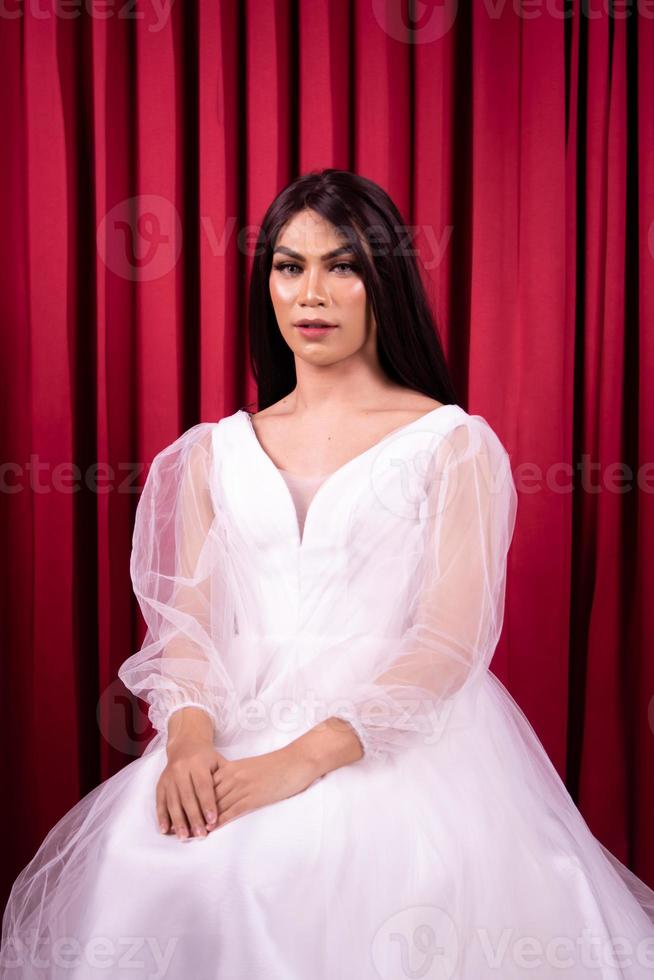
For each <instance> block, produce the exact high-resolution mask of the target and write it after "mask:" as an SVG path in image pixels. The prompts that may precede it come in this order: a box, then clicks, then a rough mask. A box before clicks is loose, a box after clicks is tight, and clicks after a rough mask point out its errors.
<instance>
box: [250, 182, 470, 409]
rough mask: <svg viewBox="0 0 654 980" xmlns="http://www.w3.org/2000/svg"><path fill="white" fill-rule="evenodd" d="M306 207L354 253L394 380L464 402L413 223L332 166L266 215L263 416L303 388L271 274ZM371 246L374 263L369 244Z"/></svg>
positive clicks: (253, 324)
mask: <svg viewBox="0 0 654 980" xmlns="http://www.w3.org/2000/svg"><path fill="white" fill-rule="evenodd" d="M305 209H311V210H312V211H316V212H317V213H318V214H320V215H321V216H322V217H323V218H325V219H326V220H327V221H329V222H331V224H332V225H334V226H335V227H336V228H337V230H338V231H339V232H340V233H341V235H342V237H343V238H344V239H345V241H346V242H347V244H348V246H350V247H351V249H352V251H353V252H354V254H355V255H356V257H357V259H358V263H359V269H360V273H359V274H360V275H361V278H362V280H363V282H364V285H365V288H366V295H367V297H368V298H369V300H370V303H371V307H372V312H373V314H374V316H375V320H376V322H377V356H378V358H379V362H380V365H381V367H382V369H383V370H384V371H385V373H386V374H387V375H388V377H389V378H391V379H393V380H394V381H396V382H398V383H399V384H402V385H404V386H405V387H407V388H412V389H414V390H415V391H419V392H422V393H423V394H426V395H430V396H431V397H432V398H435V399H436V400H437V401H441V402H443V403H444V404H451V403H456V402H457V397H456V393H455V390H454V385H453V383H452V379H451V377H450V373H449V370H448V367H447V363H446V361H445V355H444V353H443V348H442V346H441V342H440V338H439V335H438V330H437V326H436V322H435V319H434V316H433V314H432V311H431V309H430V306H429V301H428V299H427V295H426V293H425V288H424V285H423V282H422V279H421V278H420V271H419V269H418V266H417V263H416V260H415V256H414V255H413V254H412V253H411V249H410V246H409V247H407V246H406V245H405V244H404V237H401V236H402V230H403V229H405V228H406V224H405V223H404V222H403V220H402V216H401V214H400V212H399V211H398V209H397V207H396V206H395V204H394V203H393V201H392V200H391V198H390V197H389V196H388V194H387V193H386V191H384V190H383V189H382V188H381V187H380V186H379V185H378V184H376V183H374V181H372V180H368V179H367V178H366V177H361V176H360V175H359V174H354V173H351V172H350V171H349V170H335V169H333V168H328V169H325V170H321V171H312V172H310V173H307V174H303V175H302V176H300V177H297V178H296V179H295V180H294V181H293V182H292V183H291V184H289V185H288V187H285V188H284V190H282V191H281V192H280V193H279V194H278V195H277V197H276V198H275V199H274V200H273V202H272V204H271V205H270V206H269V208H268V210H267V211H266V213H265V215H264V218H263V221H262V223H261V228H260V231H259V234H258V237H257V244H256V249H255V256H254V260H253V264H252V276H251V279H250V299H249V310H248V327H249V340H250V365H251V368H252V373H253V375H254V378H255V380H256V382H257V388H258V392H257V393H258V403H259V411H261V410H263V409H264V408H267V407H268V406H269V405H272V404H274V403H275V402H277V401H279V400H280V399H281V398H283V397H284V395H287V394H288V393H289V392H290V391H292V390H293V388H295V385H296V380H297V379H296V372H295V358H294V354H293V351H292V350H291V349H290V347H289V346H288V344H287V343H286V341H285V340H284V338H283V337H282V334H281V331H280V329H279V326H278V324H277V319H276V317H275V312H274V309H273V305H272V300H271V298H270V287H269V276H270V269H271V266H272V261H273V252H274V249H275V246H276V244H277V238H278V236H279V234H280V232H281V230H282V228H283V227H284V225H286V223H287V222H288V221H289V220H290V219H291V218H292V217H293V216H294V215H296V214H297V213H298V212H300V211H304V210H305ZM360 236H361V237H363V238H364V240H365V241H366V242H367V244H368V246H369V248H370V250H371V252H372V261H371V259H370V258H369V256H368V254H367V252H366V250H365V248H364V247H363V245H362V244H361V241H360Z"/></svg>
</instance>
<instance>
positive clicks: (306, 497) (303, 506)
mask: <svg viewBox="0 0 654 980" xmlns="http://www.w3.org/2000/svg"><path fill="white" fill-rule="evenodd" d="M277 469H278V470H279V472H280V473H281V475H282V477H283V478H284V482H285V483H286V486H287V487H288V489H289V493H290V494H291V497H292V498H293V505H294V507H295V513H296V515H297V522H298V526H299V528H300V533H301V534H302V533H304V522H305V520H306V516H307V511H308V510H309V504H310V503H311V501H312V500H313V497H314V494H315V492H316V490H317V489H318V487H319V486H320V484H321V483H323V482H324V480H325V479H326V475H325V476H321V475H318V476H308V475H305V474H301V473H290V472H289V471H288V470H285V469H283V468H282V467H281V466H278V467H277Z"/></svg>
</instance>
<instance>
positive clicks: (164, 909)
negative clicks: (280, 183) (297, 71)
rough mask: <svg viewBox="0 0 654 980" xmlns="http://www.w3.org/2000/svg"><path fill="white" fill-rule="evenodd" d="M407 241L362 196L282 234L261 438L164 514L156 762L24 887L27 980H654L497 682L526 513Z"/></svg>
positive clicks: (223, 454)
mask: <svg viewBox="0 0 654 980" xmlns="http://www.w3.org/2000/svg"><path fill="white" fill-rule="evenodd" d="M401 224H402V222H401V217H400V215H399V212H398V211H397V208H396V207H395V205H394V204H393V203H392V201H391V200H390V199H389V198H388V196H387V195H386V193H385V192H384V191H383V190H382V189H381V188H380V187H378V186H377V185H376V184H374V183H373V182H371V181H369V180H366V179H365V178H363V177H360V176H356V175H354V174H351V173H349V172H347V171H338V170H327V171H322V172H320V173H312V174H308V175H305V176H303V177H300V178H298V179H297V180H296V181H295V182H294V183H292V184H291V185H289V186H288V187H287V188H286V189H284V190H283V191H282V192H281V193H280V194H279V195H278V197H277V198H276V199H275V200H274V201H273V202H272V204H271V205H270V207H269V209H268V211H267V212H266V215H265V217H264V220H263V223H262V228H261V233H260V239H261V248H259V249H258V250H257V255H256V257H255V259H254V263H253V270H252V282H251V301H250V310H249V316H250V350H251V356H252V363H253V367H254V373H255V377H256V380H257V383H258V386H259V392H258V395H259V404H258V408H259V410H258V411H256V412H254V413H250V412H248V411H247V410H246V409H245V408H239V409H238V410H237V411H235V412H234V413H233V414H228V415H225V416H224V417H222V418H221V419H220V420H218V421H206V422H200V423H199V424H197V425H194V426H192V427H191V428H190V429H188V430H187V431H185V432H183V433H182V434H181V435H179V436H178V438H176V439H175V441H174V442H172V443H171V444H170V445H167V446H165V447H164V448H162V449H161V451H160V452H159V453H158V454H157V455H156V457H155V459H154V461H153V462H152V465H151V467H150V470H149V473H148V476H147V479H146V482H145V485H144V488H143V491H142V494H141V497H140V499H139V502H138V507H137V512H136V522H135V527H134V537H133V549H132V559H131V577H132V582H133V587H134V592H135V595H136V597H137V599H138V602H139V604H140V607H141V610H142V612H143V615H144V617H145V620H146V623H147V627H148V630H147V634H146V637H145V640H144V642H143V646H142V647H141V649H140V650H139V651H138V652H136V653H134V654H133V655H132V656H130V657H129V658H128V659H127V660H126V661H125V662H124V663H123V664H122V666H121V667H120V670H119V676H120V678H121V679H122V681H123V682H124V683H125V685H126V686H127V688H128V689H129V690H130V691H131V692H133V694H134V695H135V696H136V697H138V698H141V699H143V700H144V701H145V702H147V704H148V706H149V718H150V720H151V722H152V725H153V727H154V729H155V730H156V735H155V737H154V738H153V740H152V741H151V742H150V743H149V744H148V746H147V748H146V750H145V752H144V753H143V755H142V756H141V757H140V758H139V759H137V760H135V761H133V762H132V763H130V764H129V765H127V766H126V767H125V768H123V769H122V770H121V771H120V772H118V773H116V774H115V775H114V776H112V777H111V778H110V779H108V780H106V781H105V782H103V783H102V784H100V785H99V786H98V787H96V788H95V789H94V790H93V791H92V792H91V793H89V794H88V795H87V796H85V797H84V798H83V799H82V800H81V801H80V802H79V803H78V804H77V805H76V806H75V807H74V808H73V809H72V810H70V811H69V812H68V813H67V814H66V815H65V816H64V817H63V818H62V819H61V820H60V821H59V823H58V824H57V825H56V826H55V827H54V828H53V829H52V830H51V832H50V833H49V834H48V836H47V837H46V839H45V840H44V842H43V843H42V845H41V847H40V848H39V850H38V851H37V853H36V855H35V856H34V858H33V859H32V861H31V862H30V863H29V864H28V865H27V867H26V868H24V870H23V871H22V872H21V874H20V875H19V877H18V878H17V880H16V882H15V883H14V886H13V889H12V892H11V896H10V899H9V903H8V906H7V909H6V911H5V916H4V920H3V945H2V963H1V965H0V978H2V980H7V978H10V977H20V978H21V980H25V978H27V980H32V978H57V980H62V978H74V980H89V978H99V977H105V978H107V977H110V978H111V980H115V978H127V977H129V978H131V980H133V978H135V977H138V978H145V977H149V978H159V977H161V978H164V977H165V978H167V980H187V978H194V980H379V978H382V980H402V978H407V977H423V978H430V980H431V978H434V980H443V978H455V980H491V978H493V980H513V978H526V977H529V978H531V980H544V978H549V980H554V978H556V980H562V978H563V980H564V978H570V980H590V978H593V980H609V978H610V980H616V978H629V980H640V978H645V977H650V978H652V980H654V891H652V890H651V889H650V888H649V887H648V886H647V885H646V884H645V883H644V882H642V881H640V880H639V879H638V878H637V877H636V876H635V875H634V874H632V873H631V872H630V871H629V870H628V869H627V867H626V866H625V865H623V864H622V863H621V862H620V861H619V860H618V859H617V858H616V857H615V856H614V855H613V854H611V853H610V852H609V851H608V850H607V849H606V848H605V847H603V846H602V845H601V844H600V842H599V841H598V840H597V839H596V838H595V837H594V836H593V834H592V833H591V831H590V829H589V827H588V825H587V824H586V823H585V821H584V819H583V818H582V816H581V814H580V812H579V810H578V809H577V808H576V807H575V805H574V803H573V801H572V799H571V797H570V795H569V793H568V792H567V790H566V787H565V785H564V783H563V782H562V780H561V779H560V777H559V776H558V774H557V772H556V770H555V768H554V766H553V765H552V763H551V762H550V760H549V758H548V756H547V754H546V752H545V750H544V748H543V746H542V744H541V743H540V741H539V740H538V738H537V736H536V734H535V732H534V730H533V729H532V727H531V726H530V724H529V722H528V721H527V719H526V718H525V716H524V714H523V713H522V712H521V710H520V708H519V707H518V705H517V704H516V702H515V701H514V700H513V699H512V697H511V696H510V694H509V693H508V691H507V690H506V688H505V687H504V686H503V685H502V684H501V683H500V681H499V680H498V679H497V678H496V677H495V675H494V674H493V673H492V672H491V671H490V670H489V665H490V662H491V659H492V657H493V653H494V651H495V648H496V646H497V643H498V640H499V637H500V632H501V629H502V623H503V616H504V602H505V583H506V569H507V555H508V552H509V548H510V544H511V540H512V536H513V531H514V525H515V521H516V513H517V493H516V488H515V485H514V482H513V478H512V473H511V467H510V462H509V456H508V453H507V451H506V450H505V448H504V446H503V444H502V442H501V440H500V438H499V437H498V436H497V435H496V433H495V432H494V431H493V429H492V427H491V426H490V424H489V423H488V422H487V421H486V419H485V418H483V417H482V416H481V415H473V414H469V413H468V412H467V411H465V410H464V409H463V408H462V407H461V406H460V405H459V404H457V401H456V397H455V393H454V390H453V387H452V382H451V380H450V377H449V374H448V371H447V367H446V364H445V359H444V356H443V352H442V349H441V346H440V342H439V339H438V334H437V331H436V326H435V323H434V321H433V319H432V316H431V314H430V312H429V307H428V303H427V299H426V296H425V293H424V292H423V287H422V285H421V279H420V275H419V270H418V267H417V265H416V263H415V259H414V257H413V254H412V252H411V250H410V249H405V250H403V249H402V247H401V241H402V239H401V237H400V234H399V232H398V229H399V227H400V226H401ZM369 229H373V230H374V233H375V234H374V241H371V237H372V236H370V235H369V234H368V230H369ZM380 230H381V232H382V234H380ZM497 383H498V385H501V384H502V378H501V377H498V379H497ZM528 655H529V652H528V651H525V656H528Z"/></svg>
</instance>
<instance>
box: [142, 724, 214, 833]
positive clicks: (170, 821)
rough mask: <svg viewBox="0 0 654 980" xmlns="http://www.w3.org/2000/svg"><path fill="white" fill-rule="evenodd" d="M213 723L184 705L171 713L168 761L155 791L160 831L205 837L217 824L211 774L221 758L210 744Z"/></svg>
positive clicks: (211, 741)
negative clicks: (172, 831)
mask: <svg viewBox="0 0 654 980" xmlns="http://www.w3.org/2000/svg"><path fill="white" fill-rule="evenodd" d="M212 736H213V724H212V721H211V719H210V717H209V715H207V713H206V712H204V711H202V709H197V708H192V707H191V708H184V709H181V710H179V711H176V712H175V713H174V714H173V715H171V718H170V721H169V724H168V744H167V746H166V753H167V757H168V764H167V766H166V768H165V769H164V770H163V772H162V773H161V776H160V777H159V782H158V783H157V790H156V805H157V819H158V821H159V826H160V829H161V833H162V834H167V833H169V832H170V830H171V829H172V830H174V831H175V833H176V834H177V836H178V838H179V839H180V840H186V839H188V838H189V836H195V837H206V836H207V832H208V831H209V830H212V829H213V828H215V827H216V826H217V824H216V820H217V816H218V814H217V809H216V797H215V793H214V786H213V774H214V772H215V770H216V769H217V767H218V766H219V765H220V763H221V761H222V760H223V757H222V756H221V755H220V753H219V752H217V751H216V749H215V748H214V745H213V737H212Z"/></svg>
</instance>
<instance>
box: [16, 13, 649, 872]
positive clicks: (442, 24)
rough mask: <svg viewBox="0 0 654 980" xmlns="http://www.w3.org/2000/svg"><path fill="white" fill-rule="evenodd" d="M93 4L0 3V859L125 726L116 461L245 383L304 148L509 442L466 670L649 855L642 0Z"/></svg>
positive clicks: (48, 814)
mask: <svg viewBox="0 0 654 980" xmlns="http://www.w3.org/2000/svg"><path fill="white" fill-rule="evenodd" d="M102 6H103V10H104V13H103V15H102V16H100V15H99V14H98V13H97V11H96V15H92V14H91V13H89V10H88V9H83V8H85V7H88V5H82V4H81V5H79V11H78V14H79V15H78V16H63V15H61V13H60V14H56V13H53V12H50V13H49V14H48V13H47V12H46V14H45V15H39V16H37V15H36V14H35V13H34V12H32V11H31V10H30V5H29V4H25V5H20V6H19V5H16V9H15V10H14V11H13V13H11V12H10V13H11V15H9V13H8V12H7V11H5V12H4V13H3V15H2V17H1V19H0V78H1V79H2V82H3V83H4V85H3V89H2V90H3V92H4V98H3V100H2V104H1V105H0V114H1V117H2V128H3V131H4V134H5V141H4V145H5V152H4V154H3V156H2V158H1V159H0V167H1V168H2V177H3V179H2V181H0V198H1V200H2V213H3V215H4V217H5V229H4V230H5V234H4V235H3V236H2V239H1V241H0V249H1V250H2V261H0V297H1V299H0V302H1V304H2V306H1V312H2V330H1V331H0V343H1V344H2V348H1V351H0V353H1V357H2V363H3V365H4V389H5V411H4V413H2V415H1V416H0V419H1V422H0V425H1V433H2V449H3V452H2V460H3V468H2V473H3V475H2V488H3V490H4V493H3V494H2V498H1V499H2V505H3V517H4V520H3V522H2V545H3V547H4V554H5V557H6V563H5V567H6V569H7V574H6V576H5V583H4V588H3V589H2V600H1V601H2V609H1V612H2V615H1V616H0V630H1V631H2V633H1V637H0V641H1V643H2V650H3V656H2V692H1V698H2V701H1V702H0V703H1V706H2V712H3V725H4V729H5V731H4V733H3V734H4V742H5V752H4V753H3V776H4V785H5V786H7V787H9V788H10V793H9V794H8V796H9V801H10V806H9V807H6V808H4V819H5V821H6V825H5V834H6V835H8V834H9V833H10V828H11V833H12V839H13V840H15V841H16V845H15V847H14V848H13V849H12V856H11V858H12V860H11V861H10V862H7V865H8V866H7V868H6V871H5V873H6V876H7V877H6V879H4V881H3V882H2V885H3V887H4V888H5V889H6V890H8V888H9V886H10V884H11V882H12V881H13V879H14V878H15V875H16V873H17V872H18V870H19V869H20V868H21V867H22V866H24V864H25V863H26V862H27V860H28V859H29V858H30V857H31V855H32V854H33V852H34V851H35V849H36V847H37V845H38V843H39V842H40V841H41V840H42V839H43V837H44V836H45V834H46V833H47V831H48V829H49V828H50V827H51V826H52V825H53V824H54V823H55V821H56V820H57V819H58V818H59V817H60V816H61V815H62V814H63V813H64V812H65V811H66V810H68V809H69V808H70V807H71V806H72V805H73V804H74V803H75V802H76V800H77V799H79V797H80V796H81V795H82V794H84V793H86V792H88V791H89V790H91V789H92V788H93V787H94V786H95V785H97V783H98V782H100V781H101V780H103V779H106V778H107V777H109V776H110V775H112V774H113V773H114V772H116V771H117V770H118V769H119V768H120V767H121V766H122V765H124V764H125V763H126V762H128V761H129V760H130V759H131V758H134V757H135V756H136V755H138V754H140V752H141V751H142V749H143V748H144V746H145V744H146V742H147V740H148V738H149V737H150V735H151V729H150V728H149V727H148V723H147V717H146V715H145V711H144V709H143V706H142V705H138V704H135V702H134V700H133V699H132V698H130V696H129V694H128V692H126V690H125V689H124V688H123V686H122V685H121V684H120V682H119V681H118V679H117V674H116V672H117V668H118V666H119V664H120V663H121V662H122V661H123V660H124V659H125V658H126V656H128V654H129V652H130V651H134V650H136V649H138V648H139V646H140V644H141V641H142V638H143V633H144V624H143V622H142V621H141V619H140V617H139V615H138V610H137V604H136V601H135V599H134V596H133V595H132V592H131V585H130V579H129V554H130V541H131V530H132V526H133V518H134V511H135V507H136V502H137V499H138V493H139V489H140V488H141V487H142V486H143V482H144V480H145V476H146V473H147V469H148V467H149V463H150V461H151V460H152V458H153V457H154V456H155V455H156V453H157V452H158V451H159V450H160V449H161V448H162V447H163V446H164V445H168V444H170V443H171V442H172V441H173V439H174V438H175V437H176V436H177V435H178V434H180V433H181V432H182V431H184V430H185V429H187V428H188V427H189V426H191V425H193V424H194V423H196V422H199V421H211V420H216V419H218V418H220V417H221V416H222V415H225V414H228V413H231V412H233V411H234V410H235V409H236V408H238V407H240V406H242V405H245V404H246V403H247V402H249V401H250V400H251V399H254V398H255V395H256V392H255V389H254V386H253V381H252V378H251V376H250V374H249V371H248V366H247V364H248V362H247V336H246V334H247V331H246V324H247V290H246V285H247V281H248V274H249V270H250V266H251V260H252V247H253V245H254V240H255V237H256V229H257V226H258V222H259V221H260V219H261V217H262V215H263V212H264V210H265V208H266V207H267V205H268V203H269V202H270V200H271V199H272V197H273V196H274V195H275V194H276V193H277V192H278V191H279V190H280V189H281V188H282V187H283V186H284V185H285V184H287V183H288V182H289V181H290V180H291V179H292V178H293V177H294V176H295V175H296V174H298V173H303V172H306V171H309V170H313V169H319V168H322V167H326V166H335V167H342V168H345V169H351V170H355V171H357V172H359V173H361V174H364V175H365V176H368V177H370V178H372V179H373V180H375V181H377V182H378V183H380V184H381V185H382V186H383V187H384V188H385V189H386V190H387V191H388V192H389V193H390V195H391V196H392V197H393V199H394V200H395V201H396V203H397V204H398V206H399V208H400V210H401V212H402V214H403V216H404V218H405V220H406V223H407V226H408V227H407V231H406V235H407V245H408V247H412V248H414V249H415V250H416V252H417V255H418V260H419V262H420V265H421V271H422V274H423V278H424V281H425V284H426V287H427V290H428V293H429V296H430V297H431V300H432V302H433V305H434V308H435V310H436V313H437V318H438V321H439V325H440V330H441V335H442V339H443V343H444V345H445V348H446V352H447V355H448V360H449V363H450V366H451V369H452V372H453V375H454V379H455V383H456V385H457V388H458V390H459V392H460V403H461V404H462V405H463V407H464V408H466V409H467V410H468V411H470V412H473V413H479V414H481V415H483V416H484V418H486V419H487V420H488V421H489V423H490V424H491V425H492V426H493V428H494V429H495V430H496V432H497V433H498V435H499V436H500V438H501V439H502V441H503V443H504V444H505V445H506V446H507V449H508V450H509V453H510V456H511V462H512V468H513V474H514V478H515V482H516V486H517V489H518V494H519V504H518V520H517V526H516V534H515V539H514V544H513V547H512V551H511V555H510V563H509V573H508V582H507V607H506V616H505V625H504V630H503V635H502V639H501V641H500V644H499V647H498V651H497V653H496V655H495V658H494V661H493V667H492V669H493V670H494V672H495V673H496V674H497V675H498V676H499V677H500V679H501V680H502V681H503V682H504V683H505V684H506V685H507V687H508V688H509V690H510V691H511V693H512V695H513V696H514V697H515V699H516V700H517V701H518V703H519V704H520V705H521V707H522V708H523V709H524V711H525V713H526V715H527V717H528V718H529V720H530V721H531V723H532V724H533V726H534V728H535V730H536V732H537V734H538V735H539V737H540V738H541V740H542V741H543V743H544V745H545V748H546V749H547V751H548V752H549V754H550V756H551V758H552V760H553V762H554V764H555V765H556V767H557V769H558V771H559V772H560V773H561V775H562V776H563V778H564V779H565V781H566V784H567V786H568V788H569V790H570V792H571V793H572V795H573V798H574V799H575V802H577V803H578V805H579V806H580V809H581V811H582V814H583V815H584V817H585V818H586V820H587V821H588V823H589V825H590V827H591V829H592V830H593V832H594V833H595V834H596V835H597V836H598V837H599V838H600V840H601V841H602V843H603V844H605V845H606V846H607V847H608V848H609V849H610V850H611V851H613V852H614V853H615V854H616V855H617V856H618V857H619V858H620V859H621V860H623V861H624V862H625V863H627V864H628V866H629V867H631V868H632V869H633V870H634V871H635V873H636V874H637V875H638V876H639V877H641V878H643V879H644V880H645V881H647V882H648V883H649V884H650V885H654V841H653V840H652V835H651V832H650V828H651V826H652V824H653V822H654V780H653V779H652V773H653V772H654V738H653V736H654V660H653V658H652V657H651V655H649V654H650V651H651V647H652V636H653V635H654V613H653V611H652V606H653V603H652V596H654V557H653V556H654V548H653V547H652V545H653V544H654V509H653V506H652V499H653V497H652V492H653V489H654V403H653V401H654V393H653V390H652V384H651V378H652V377H654V331H653V330H652V324H653V323H654V276H653V274H652V273H653V266H654V109H653V107H652V101H651V98H650V94H651V92H652V91H654V21H653V19H652V18H651V17H648V16H646V10H645V7H644V6H643V9H642V11H641V12H637V9H636V6H635V5H634V6H633V7H632V6H629V7H628V6H627V5H624V6H623V7H620V9H619V10H618V9H617V5H616V8H615V9H612V8H611V9H610V8H609V5H603V6H602V5H596V6H595V7H593V8H592V11H590V12H589V9H588V5H582V4H581V3H580V0H570V2H566V3H562V4H561V5H560V9H559V7H556V5H543V6H542V8H534V6H533V5H526V6H525V10H523V12H522V14H521V13H520V10H521V8H520V5H510V4H506V5H492V4H484V3H478V4H477V3H475V4H472V5H459V7H457V6H456V5H454V4H426V5H420V7H419V9H417V8H416V9H415V10H414V5H412V4H407V3H404V2H403V3H390V2H387V0H365V2H364V0H311V2H309V0H273V2H269V0H265V2H264V0H246V2H245V3H238V2H236V0H224V2H219V0H185V2H184V4H182V3H170V2H168V3H166V2H163V0H162V2H159V3H155V2H153V0H152V2H150V3H146V2H141V3H139V4H137V5H132V4H125V5H123V7H122V8H121V5H120V4H116V5H102ZM56 7H57V5H52V9H53V10H54V9H56ZM527 7H528V8H529V9H527ZM459 8H460V9H459ZM590 13H592V16H590ZM12 862H13V865H12ZM9 865H11V866H9Z"/></svg>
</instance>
